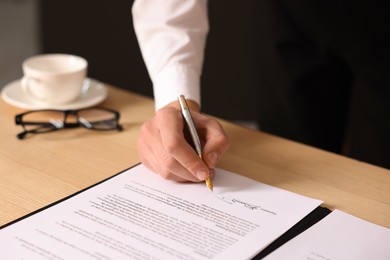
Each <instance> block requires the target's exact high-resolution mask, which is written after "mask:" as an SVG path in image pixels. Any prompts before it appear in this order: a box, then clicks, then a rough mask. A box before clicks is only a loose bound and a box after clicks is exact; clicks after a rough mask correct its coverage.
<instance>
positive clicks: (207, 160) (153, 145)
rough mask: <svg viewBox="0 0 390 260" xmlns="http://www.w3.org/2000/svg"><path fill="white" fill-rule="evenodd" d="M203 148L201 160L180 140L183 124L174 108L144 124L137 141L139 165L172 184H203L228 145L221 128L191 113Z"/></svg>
mask: <svg viewBox="0 0 390 260" xmlns="http://www.w3.org/2000/svg"><path fill="white" fill-rule="evenodd" d="M192 112H193V113H192V114H193V117H194V121H195V125H196V127H197V128H198V131H199V133H200V138H201V139H202V143H203V145H204V149H203V151H204V152H203V157H204V158H203V159H204V160H201V159H200V158H199V157H198V155H197V154H196V152H195V151H194V149H193V148H192V147H191V146H190V145H189V144H188V142H187V141H186V139H185V137H184V133H183V129H184V121H183V118H182V115H181V111H180V109H179V108H178V107H175V106H172V107H171V106H167V107H165V108H162V109H160V110H159V111H157V112H156V115H155V116H154V117H153V118H152V119H150V120H149V121H148V122H146V123H145V124H144V125H143V126H142V128H141V132H140V135H139V138H138V143H137V145H138V152H139V157H140V160H141V162H142V163H143V164H144V165H145V166H146V167H148V168H149V169H151V170H152V171H154V172H156V173H158V174H159V175H161V176H162V177H164V178H166V179H169V180H175V181H192V182H199V181H204V180H205V179H206V178H207V177H208V176H210V177H212V178H213V177H214V175H215V172H214V170H213V169H214V167H215V165H216V164H217V162H218V160H219V159H220V157H221V156H222V154H223V153H224V152H225V151H226V150H227V149H228V147H229V143H228V140H227V137H226V134H225V133H224V131H223V129H222V127H221V125H220V124H219V123H218V122H217V121H216V120H214V119H210V118H207V117H205V116H203V115H201V114H200V113H199V112H197V111H196V109H195V110H194V111H192Z"/></svg>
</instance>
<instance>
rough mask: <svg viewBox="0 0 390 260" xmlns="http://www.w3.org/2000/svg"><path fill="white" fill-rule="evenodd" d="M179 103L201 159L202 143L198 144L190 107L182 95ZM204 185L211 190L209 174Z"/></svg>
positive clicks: (211, 184)
mask: <svg viewBox="0 0 390 260" xmlns="http://www.w3.org/2000/svg"><path fill="white" fill-rule="evenodd" d="M178 100H179V103H180V108H181V113H182V114H183V117H184V119H185V121H186V124H187V127H188V130H189V131H190V134H191V138H192V141H193V142H194V146H195V147H194V148H195V151H196V153H197V154H198V156H199V157H200V159H202V160H203V158H202V145H201V144H200V140H199V136H198V132H197V131H196V127H195V124H194V120H193V119H192V116H191V112H190V108H189V107H188V105H187V101H186V99H185V98H184V96H183V95H180V96H179V97H178ZM205 181H206V185H207V187H208V188H209V189H210V190H211V191H213V183H212V182H211V179H210V176H208V177H207V179H206V180H205Z"/></svg>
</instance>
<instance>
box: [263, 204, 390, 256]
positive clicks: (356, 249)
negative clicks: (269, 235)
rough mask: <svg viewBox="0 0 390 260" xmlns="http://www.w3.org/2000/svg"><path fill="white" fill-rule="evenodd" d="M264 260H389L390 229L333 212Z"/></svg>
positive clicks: (336, 211) (340, 212) (342, 213)
mask: <svg viewBox="0 0 390 260" xmlns="http://www.w3.org/2000/svg"><path fill="white" fill-rule="evenodd" d="M265 259H267V260H271V259H277V260H279V259H309V260H338V259H340V260H348V259H351V260H359V259H361V260H367V259H375V260H389V259H390V229H388V228H385V227H382V226H378V225H375V224H373V223H370V222H367V221H365V220H362V219H360V218H357V217H355V216H352V215H349V214H347V213H344V212H342V211H339V210H334V211H333V212H332V213H330V214H329V215H328V216H326V217H325V218H323V219H322V220H321V221H319V222H318V223H317V224H315V225H314V226H312V227H311V228H309V229H307V230H306V231H304V232H303V233H301V234H300V235H298V236H297V237H295V238H293V239H292V240H290V241H289V242H287V243H286V244H284V245H282V246H281V247H279V248H278V249H276V250H275V251H274V252H272V253H271V254H269V255H268V256H267V257H266V258H265Z"/></svg>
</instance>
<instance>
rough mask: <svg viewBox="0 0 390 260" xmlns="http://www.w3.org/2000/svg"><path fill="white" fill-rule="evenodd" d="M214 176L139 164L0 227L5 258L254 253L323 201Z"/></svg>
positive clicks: (235, 255)
mask: <svg viewBox="0 0 390 260" xmlns="http://www.w3.org/2000/svg"><path fill="white" fill-rule="evenodd" d="M213 182H214V192H211V191H210V190H208V189H207V187H206V185H205V183H177V182H171V181H166V180H164V179H163V178H161V177H160V176H158V175H156V174H155V173H152V172H150V171H149V170H147V169H146V168H145V167H144V166H143V165H138V166H135V167H133V168H131V169H129V170H127V171H125V172H123V173H121V174H119V175H117V176H115V177H113V178H111V179H109V180H107V181H105V182H103V183H101V184H99V185H96V186H94V187H92V188H90V189H88V190H86V191H83V192H81V193H79V194H77V195H75V196H73V197H71V198H69V199H66V200H64V201H62V202H60V203H57V204H55V205H54V206H51V207H49V208H47V209H45V210H42V211H40V212H38V213H36V214H34V215H31V216H29V217H27V218H24V219H22V220H20V221H18V222H16V223H14V224H12V225H9V226H6V227H5V228H3V229H2V230H0V245H1V250H0V259H29V260H31V259H71V260H74V259H224V260H225V259H248V258H251V257H254V256H255V255H256V254H257V253H258V252H259V251H261V250H262V249H264V248H265V247H266V246H267V245H268V244H270V243H271V242H272V241H273V240H275V239H276V238H277V237H279V236H280V235H282V234H283V233H284V232H285V231H286V230H288V229H289V228H290V227H292V226H293V225H294V224H296V223H297V222H298V221H299V220H301V219H302V218H303V217H304V216H306V215H307V214H308V213H310V212H311V211H312V210H314V209H315V208H316V207H317V206H319V205H320V204H321V201H319V200H315V199H311V198H308V197H304V196H301V195H298V194H295V193H291V192H288V191H285V190H282V189H278V188H275V187H272V186H268V185H265V184H261V183H258V182H256V181H253V180H250V179H248V178H246V177H243V176H241V175H237V174H234V173H231V172H227V171H224V170H221V169H217V175H216V177H215V179H214V181H213Z"/></svg>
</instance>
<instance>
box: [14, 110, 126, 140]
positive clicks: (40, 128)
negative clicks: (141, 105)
mask: <svg viewBox="0 0 390 260" xmlns="http://www.w3.org/2000/svg"><path fill="white" fill-rule="evenodd" d="M86 110H102V111H105V112H109V113H112V114H113V118H111V119H108V120H101V121H97V122H92V124H91V122H88V124H86V123H85V122H83V120H80V118H81V117H80V116H79V113H80V112H82V111H86ZM38 112H56V113H63V114H64V117H63V120H62V125H61V126H57V125H55V124H53V123H50V122H28V121H23V117H24V116H26V115H28V114H32V113H38ZM69 115H73V116H75V118H76V121H75V122H71V123H70V122H67V119H68V117H69ZM119 118H120V113H119V112H118V111H116V110H112V109H109V108H102V107H92V108H83V109H76V110H58V109H39V110H31V111H27V112H24V113H21V114H17V115H16V116H15V124H16V125H21V126H22V127H23V129H24V131H23V132H21V133H19V134H17V138H18V139H24V138H25V136H26V135H27V134H41V133H42V134H43V133H48V132H52V131H57V130H61V129H65V128H76V127H80V126H81V127H85V128H87V129H89V130H94V131H112V130H118V131H122V130H123V127H122V126H121V125H120V124H119ZM105 122H114V124H112V126H113V127H111V128H98V127H94V124H95V125H96V124H98V123H99V124H101V123H105ZM27 125H30V126H31V125H36V126H37V128H35V129H31V130H28V129H27V128H26V126H27Z"/></svg>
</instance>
